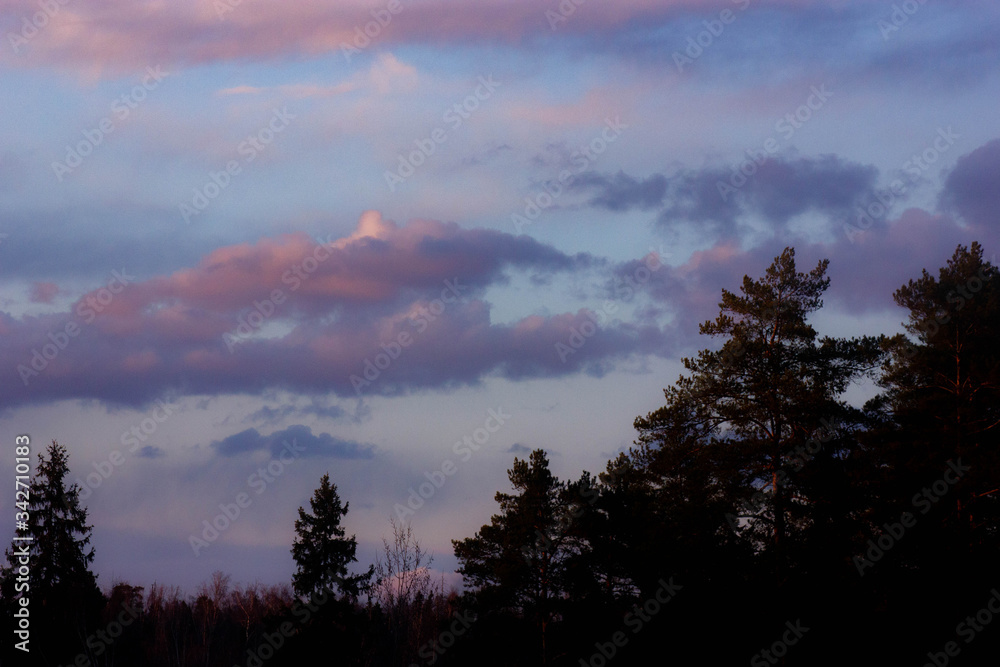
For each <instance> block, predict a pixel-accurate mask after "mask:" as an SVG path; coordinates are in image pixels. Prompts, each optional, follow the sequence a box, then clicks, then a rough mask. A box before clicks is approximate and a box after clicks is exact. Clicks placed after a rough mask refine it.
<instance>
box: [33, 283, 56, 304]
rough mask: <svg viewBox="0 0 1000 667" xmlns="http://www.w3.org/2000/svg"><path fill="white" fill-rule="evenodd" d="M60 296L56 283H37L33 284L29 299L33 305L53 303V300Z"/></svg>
mask: <svg viewBox="0 0 1000 667" xmlns="http://www.w3.org/2000/svg"><path fill="white" fill-rule="evenodd" d="M57 294H59V286H58V285H56V284H55V283H46V282H36V283H32V284H31V293H30V295H29V297H28V298H30V299H31V302H32V303H52V300H53V299H55V298H56V295H57Z"/></svg>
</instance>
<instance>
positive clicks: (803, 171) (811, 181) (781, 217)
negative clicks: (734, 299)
mask: <svg viewBox="0 0 1000 667" xmlns="http://www.w3.org/2000/svg"><path fill="white" fill-rule="evenodd" d="M747 174H749V175H747ZM657 176H659V175H654V176H650V177H648V178H647V179H645V180H643V181H640V180H637V179H635V178H631V177H628V176H625V175H624V174H619V175H618V177H616V178H617V179H618V180H619V182H621V183H626V182H628V181H631V182H634V183H646V184H651V183H657V182H659V181H657V180H654V179H655V178H656V177H657ZM659 177H660V178H661V179H664V180H663V182H664V185H665V188H666V192H665V194H664V195H663V196H662V200H663V201H664V204H665V205H664V207H663V208H662V209H661V211H660V213H659V218H658V221H659V223H660V224H661V225H662V226H664V227H666V228H675V227H678V226H697V227H698V228H699V229H701V230H703V231H705V232H708V233H709V234H710V235H711V236H713V237H716V238H719V237H721V238H736V237H738V236H739V235H740V226H741V225H742V224H743V223H745V222H746V221H747V220H748V218H750V217H758V218H762V219H763V220H764V221H765V222H766V223H767V224H769V225H770V226H771V227H772V228H773V229H774V230H775V231H781V230H784V229H786V228H787V225H788V223H789V222H790V221H791V220H792V219H793V218H795V217H796V216H798V215H801V214H803V213H806V212H810V211H812V212H815V213H818V214H820V215H823V216H826V217H827V218H829V219H830V221H831V223H832V224H833V225H835V226H839V225H841V224H842V223H843V222H844V221H845V220H846V219H847V218H848V217H849V216H850V215H851V213H852V212H853V211H854V209H855V208H856V207H857V206H858V205H860V204H863V203H867V202H870V201H873V200H874V197H875V187H876V182H877V179H878V170H877V169H876V168H875V167H873V166H871V165H861V164H858V163H855V162H850V161H847V160H844V159H843V158H840V157H838V156H836V155H821V156H819V157H791V158H790V157H770V158H766V159H762V160H760V161H759V162H753V161H751V160H750V159H749V158H748V159H747V160H746V161H744V162H742V163H740V164H735V165H732V166H729V167H720V166H709V167H705V168H702V169H684V170H681V171H679V172H677V173H675V174H674V175H672V176H670V177H669V178H667V177H664V176H659ZM622 191H624V189H623V190H622ZM650 201H651V199H650ZM595 205H597V204H596V202H595Z"/></svg>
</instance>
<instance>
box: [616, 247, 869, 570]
mask: <svg viewBox="0 0 1000 667" xmlns="http://www.w3.org/2000/svg"><path fill="white" fill-rule="evenodd" d="M827 266H828V261H827V260H822V261H820V262H819V263H818V264H817V265H816V268H814V269H813V270H812V271H810V272H809V273H800V272H798V271H796V268H795V250H794V249H793V248H785V250H784V252H782V254H781V255H780V256H778V257H776V258H775V260H774V262H773V263H772V264H771V266H770V267H768V269H767V271H766V273H765V275H764V277H763V278H762V279H760V280H753V279H751V278H750V277H749V276H745V277H744V278H743V284H742V286H741V291H742V295H737V294H735V293H733V292H730V291H729V290H726V289H723V290H722V301H721V302H720V304H719V307H720V313H719V316H718V317H717V318H716V319H715V320H710V321H707V322H705V323H703V324H702V325H701V328H700V331H701V333H702V334H707V335H710V336H725V337H726V340H725V342H724V344H723V346H722V348H721V349H720V350H717V351H713V350H702V351H701V352H700V353H699V354H698V357H697V358H694V359H688V358H685V359H683V363H684V366H685V368H686V369H687V370H688V371H690V373H691V374H690V376H687V377H685V376H681V378H680V379H679V380H678V381H677V383H676V384H675V385H674V386H673V387H669V388H667V389H665V390H664V395H665V397H666V399H667V405H666V406H664V407H663V408H660V409H659V410H656V411H654V412H651V413H649V414H648V415H647V416H646V417H645V418H642V417H640V418H638V419H636V421H635V427H636V428H637V429H638V431H639V433H640V439H639V444H640V447H641V448H642V449H643V450H644V451H642V452H640V455H639V459H640V460H641V461H643V462H644V464H645V465H646V466H648V467H651V468H653V469H656V468H657V467H659V468H660V469H661V475H666V477H664V480H665V481H669V482H670V484H672V485H673V486H674V487H675V488H676V489H677V491H679V492H681V493H680V495H681V496H690V495H691V494H695V495H699V494H700V495H703V496H704V497H705V501H706V502H713V501H715V500H718V499H728V500H731V499H732V497H733V495H734V494H740V493H742V494H743V495H744V498H743V501H742V502H741V503H740V504H739V508H738V509H739V511H738V512H736V513H734V516H735V515H738V518H739V520H740V522H742V524H743V525H742V526H741V528H740V530H742V531H744V532H746V533H748V534H749V535H750V536H751V537H753V538H754V539H755V540H756V542H757V544H758V548H759V549H761V550H767V551H768V552H770V553H771V554H772V555H773V556H774V562H775V564H776V566H777V567H778V568H779V570H780V569H782V568H783V566H784V564H785V562H786V561H787V559H788V556H789V552H788V547H787V545H786V544H785V543H786V540H787V538H788V537H789V535H790V534H801V533H802V532H803V531H805V530H806V529H808V528H809V527H810V526H812V525H814V524H815V521H816V519H817V517H819V516H822V515H821V514H819V515H818V514H816V513H815V512H814V511H813V510H814V509H815V508H817V507H821V506H822V502H823V497H824V493H823V492H822V491H820V490H819V489H816V488H813V489H810V488H809V486H810V485H809V483H807V480H808V479H810V477H811V478H812V481H813V482H814V483H817V484H821V482H818V481H817V477H818V478H820V479H822V478H823V477H824V476H826V477H828V478H829V477H831V475H827V474H825V473H824V474H819V471H820V470H821V469H822V468H823V467H824V466H833V465H836V464H835V462H834V459H833V458H832V457H831V454H832V452H831V451H830V450H831V449H832V448H831V447H829V446H828V447H827V448H826V451H825V452H822V455H820V452H818V451H815V452H813V453H811V454H810V453H809V451H807V448H806V447H807V444H808V443H809V442H810V440H811V439H814V437H815V435H816V434H817V432H819V431H820V430H822V429H823V428H824V427H827V429H828V430H834V431H836V430H837V429H836V428H833V429H831V428H830V427H831V426H833V425H840V424H852V423H856V422H857V421H858V420H860V418H861V413H860V411H859V410H856V409H854V408H852V407H850V406H849V405H847V404H846V403H845V402H844V401H843V400H841V399H840V395H841V394H842V393H843V392H844V390H845V389H846V388H847V387H848V386H849V384H850V383H851V382H852V381H854V380H856V379H857V378H859V376H861V375H862V374H863V373H865V372H867V371H870V370H872V369H873V368H874V367H875V366H876V365H877V362H878V360H879V358H880V355H881V351H880V348H879V342H878V340H877V339H875V338H871V337H866V338H857V339H850V340H845V339H834V338H822V339H819V340H817V334H816V331H815V330H814V329H813V327H812V326H811V325H810V324H809V323H808V321H807V318H808V316H809V315H810V314H811V313H813V312H815V311H816V310H818V309H819V308H821V307H822V305H823V301H822V298H821V297H822V294H823V292H824V291H825V290H826V288H827V287H828V286H829V282H830V281H829V278H827V277H826V275H825V274H826V270H827ZM830 439H831V440H832V439H833V436H831V437H830ZM813 459H815V462H813ZM663 460H665V461H666V463H667V465H661V464H662V463H663ZM806 465H808V466H809V469H808V470H807V471H805V474H801V475H800V474H793V473H797V472H798V471H800V470H802V469H803V468H804V467H805V466H806ZM685 467H689V468H690V471H689V472H687V473H685V474H683V475H680V476H678V475H677V473H678V472H680V471H682V470H683V469H684V468H685ZM832 477H836V475H832ZM687 480H690V481H691V482H693V483H694V485H693V486H691V485H688V488H689V490H687V491H685V490H684V484H685V482H686V481H687ZM827 482H829V479H828V480H827ZM840 483H841V485H843V480H841V482H840ZM706 488H707V489H708V490H710V492H709V493H706V492H705V491H704V489H706ZM740 489H742V491H741V490H740ZM755 498H756V500H755ZM817 502H818V503H819V504H818V505H817V504H816V503H817Z"/></svg>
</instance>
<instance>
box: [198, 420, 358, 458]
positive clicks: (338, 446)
mask: <svg viewBox="0 0 1000 667" xmlns="http://www.w3.org/2000/svg"><path fill="white" fill-rule="evenodd" d="M291 444H294V445H296V446H298V447H302V448H304V451H302V452H301V453H300V454H299V455H300V456H304V457H313V456H326V457H332V458H338V459H370V458H373V457H374V456H375V446H374V445H370V444H363V443H358V442H354V441H351V440H342V439H340V438H337V437H334V436H332V435H330V434H329V433H320V434H318V435H313V432H312V429H311V428H309V427H308V426H303V425H301V424H297V425H295V426H289V427H288V428H286V429H284V430H282V431H275V432H274V433H272V434H270V435H261V434H260V432H259V431H258V430H257V429H255V428H248V429H247V430H245V431H240V432H239V433H234V434H233V435H231V436H229V437H227V438H223V439H222V440H215V441H214V442H212V445H211V446H212V448H213V449H215V451H216V452H217V453H218V454H219V455H220V456H237V455H239V454H246V453H249V452H256V451H261V450H266V451H269V452H270V453H271V458H277V457H278V456H279V455H280V454H281V452H282V451H283V450H284V449H285V448H286V446H288V445H291Z"/></svg>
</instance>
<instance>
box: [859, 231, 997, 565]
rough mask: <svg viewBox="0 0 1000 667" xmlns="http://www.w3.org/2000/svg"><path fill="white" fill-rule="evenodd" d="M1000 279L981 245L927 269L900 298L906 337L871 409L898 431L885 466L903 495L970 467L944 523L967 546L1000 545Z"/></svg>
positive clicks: (895, 347)
mask: <svg viewBox="0 0 1000 667" xmlns="http://www.w3.org/2000/svg"><path fill="white" fill-rule="evenodd" d="M998 274H1000V272H998V270H997V267H996V266H994V265H993V264H991V263H990V262H989V261H986V260H984V259H983V249H982V246H980V245H979V243H973V244H972V246H971V248H966V247H965V246H962V245H959V246H958V247H957V248H956V250H955V252H954V254H953V255H952V257H951V258H950V259H949V260H948V263H947V265H946V266H945V267H942V268H941V269H940V270H939V272H938V276H937V277H936V278H935V277H934V276H932V275H931V274H929V273H928V272H927V270H926V269H925V270H924V271H923V272H922V275H921V277H920V278H919V279H917V280H910V281H909V282H908V283H907V284H906V285H904V286H902V287H900V288H899V289H898V290H897V291H896V293H895V294H894V297H895V300H896V303H897V304H899V305H900V306H902V307H904V308H906V309H907V310H908V311H909V313H908V314H909V317H908V322H907V323H906V325H905V326H906V330H907V332H908V333H909V334H910V336H909V337H907V336H905V335H902V334H901V335H898V336H896V337H894V338H893V339H892V340H891V341H890V342H889V344H888V345H887V347H888V349H889V350H890V352H891V359H890V361H889V362H888V363H887V364H886V366H885V369H884V371H885V372H884V374H883V377H882V380H881V384H882V386H884V387H885V388H886V392H885V394H884V396H882V397H880V400H879V401H875V402H873V405H874V406H876V407H879V408H881V409H882V410H883V413H884V415H885V417H886V419H887V420H888V421H889V424H890V428H891V429H892V430H893V434H892V438H891V440H892V447H891V448H890V449H891V453H889V454H888V462H889V463H890V464H891V466H892V470H893V471H894V473H895V475H896V482H897V485H898V486H899V487H900V489H899V491H900V493H906V491H907V490H910V489H919V488H920V487H921V486H923V485H924V484H926V483H928V482H930V481H932V480H933V479H934V478H937V477H940V476H941V475H942V470H943V469H944V468H945V467H947V463H946V462H947V461H948V460H953V461H955V460H957V459H959V458H961V459H962V461H963V465H966V466H968V467H969V470H968V471H967V472H966V473H964V474H963V477H962V479H961V480H959V482H958V483H956V484H955V486H954V488H952V489H950V490H949V492H948V497H947V502H946V504H947V505H948V506H949V507H950V508H951V509H950V511H949V512H948V516H947V517H944V518H943V519H942V522H943V523H945V524H951V526H952V527H953V529H954V531H955V533H956V534H957V535H958V539H959V540H961V542H962V543H964V545H965V546H966V547H970V546H971V545H972V544H973V543H983V542H984V541H992V542H993V543H994V544H997V543H998V542H1000V539H998V538H997V535H998V532H1000V521H998V520H1000V489H998V488H997V486H998V484H997V474H998V472H1000V456H998V447H997V445H998V443H1000V353H998V351H997V341H998V340H1000V280H998V277H997V276H998ZM910 493H912V491H911V492H910ZM907 495H910V494H907ZM890 500H891V498H890Z"/></svg>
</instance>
